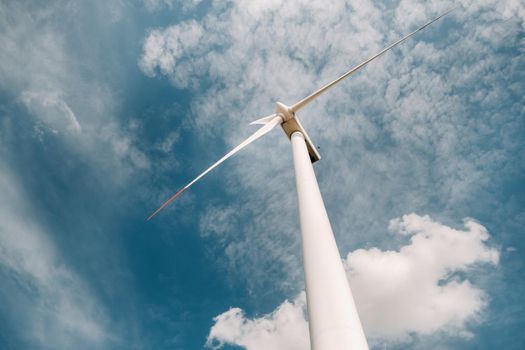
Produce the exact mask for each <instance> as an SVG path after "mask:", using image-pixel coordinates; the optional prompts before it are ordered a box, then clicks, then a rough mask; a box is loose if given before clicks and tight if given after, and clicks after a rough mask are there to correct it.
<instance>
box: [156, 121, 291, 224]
mask: <svg viewBox="0 0 525 350" xmlns="http://www.w3.org/2000/svg"><path fill="white" fill-rule="evenodd" d="M282 122H283V119H282V118H281V117H280V116H275V115H274V118H273V119H272V120H270V121H269V122H268V123H266V125H264V126H263V127H262V128H260V129H259V130H257V131H256V132H255V133H253V134H252V135H251V136H250V137H248V138H247V139H246V140H244V141H243V142H242V143H241V144H239V145H238V146H237V147H235V148H234V149H232V150H231V151H230V152H228V153H226V155H225V156H224V157H222V158H221V159H219V160H218V161H217V162H215V163H214V164H213V165H212V166H210V167H209V168H208V169H206V170H205V171H204V172H203V173H202V174H200V175H199V176H197V177H196V178H195V179H193V180H192V181H191V182H190V183H188V184H187V185H186V186H184V187H183V188H181V189H180V190H179V191H177V193H175V194H174V195H173V196H172V197H171V198H170V199H168V200H167V201H166V202H164V203H163V204H162V205H161V206H160V207H159V208H158V209H157V210H155V211H154V212H153V214H151V215H150V216H149V217H148V219H147V220H146V221H149V220H150V219H151V218H152V217H154V216H155V215H156V214H157V213H158V212H159V211H161V210H162V208H164V207H165V206H167V205H168V204H170V203H171V202H172V201H173V200H174V199H175V198H177V197H178V196H180V195H181V194H182V193H183V192H184V191H186V190H187V189H188V188H189V187H190V186H191V185H193V184H194V183H195V182H197V181H199V180H200V179H201V178H202V177H204V176H205V175H206V174H208V173H209V172H210V171H212V170H213V169H215V168H216V167H217V166H218V165H219V164H221V163H222V162H224V161H225V160H226V159H228V158H230V157H231V156H232V155H234V154H235V153H237V152H238V151H240V150H241V149H243V148H244V147H246V146H248V145H249V144H250V143H252V142H253V141H255V140H257V139H258V138H260V137H261V136H263V135H265V134H266V133H268V132H269V131H270V130H272V129H273V128H274V127H275V126H277V125H279V124H281V123H282Z"/></svg>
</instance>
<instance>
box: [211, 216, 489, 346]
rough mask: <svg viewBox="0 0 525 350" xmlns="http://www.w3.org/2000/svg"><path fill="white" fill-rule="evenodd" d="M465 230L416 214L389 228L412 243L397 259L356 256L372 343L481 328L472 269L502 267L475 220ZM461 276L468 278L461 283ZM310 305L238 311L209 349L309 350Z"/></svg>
mask: <svg viewBox="0 0 525 350" xmlns="http://www.w3.org/2000/svg"><path fill="white" fill-rule="evenodd" d="M464 224H465V230H458V229H454V228H451V227H449V226H446V225H443V224H441V223H439V222H436V221H434V220H432V219H431V218H429V217H428V216H419V215H416V214H409V215H404V216H403V217H401V218H398V219H394V220H392V221H391V222H390V227H389V228H390V229H391V230H392V231H393V232H394V233H395V234H397V235H401V236H409V237H410V242H409V243H408V244H407V245H404V246H402V247H401V248H400V249H399V250H396V251H390V250H389V251H383V250H380V249H377V248H371V249H358V250H356V251H353V252H351V253H349V254H348V256H347V258H346V260H345V264H346V268H347V272H348V277H349V280H350V281H351V286H352V291H353V294H354V298H355V301H356V304H357V307H358V310H359V313H360V317H361V321H362V323H363V327H364V328H365V333H366V334H367V337H368V339H369V340H371V342H372V343H377V342H379V341H380V342H394V343H409V342H410V341H411V338H412V337H414V336H424V335H431V334H436V333H441V334H446V335H452V336H462V337H465V336H466V337H468V336H469V335H470V333H469V331H468V325H467V323H468V322H476V321H480V318H479V315H480V313H481V312H482V311H483V309H484V307H486V305H487V298H486V295H485V293H484V291H483V290H481V289H479V288H478V287H476V286H474V285H473V284H472V283H471V282H470V281H469V279H468V276H469V273H471V271H472V268H473V267H478V266H479V265H480V264H487V263H488V264H497V263H498V258H499V253H498V251H497V250H496V249H494V248H491V247H490V246H488V245H487V241H488V239H489V234H488V232H487V230H486V229H485V227H483V226H482V225H480V224H479V223H477V222H475V221H474V220H471V219H466V220H465V221H464ZM459 273H463V275H460V274H459ZM304 308H305V299H304V295H303V294H301V295H300V296H299V297H298V298H297V299H295V300H294V301H293V302H292V303H290V302H288V301H285V302H284V303H283V304H281V305H280V306H279V307H278V308H277V309H276V310H275V311H274V312H272V313H271V314H269V315H265V316H262V317H256V318H253V319H249V318H247V317H246V316H245V315H244V314H243V312H242V310H240V309H238V308H234V309H230V310H229V311H227V312H225V313H223V314H221V315H219V316H217V317H216V318H215V319H214V321H215V324H214V326H213V327H212V328H211V330H210V334H209V336H208V344H209V345H212V344H215V345H216V347H217V348H220V347H221V346H222V345H223V344H233V345H237V346H242V347H244V348H246V349H248V350H256V349H308V348H309V345H308V342H306V341H305V339H308V329H307V322H306V319H305V317H304Z"/></svg>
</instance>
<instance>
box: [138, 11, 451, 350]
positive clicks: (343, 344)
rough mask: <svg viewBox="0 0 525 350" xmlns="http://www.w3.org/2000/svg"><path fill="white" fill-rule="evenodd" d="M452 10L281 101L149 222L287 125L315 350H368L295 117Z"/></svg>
mask: <svg viewBox="0 0 525 350" xmlns="http://www.w3.org/2000/svg"><path fill="white" fill-rule="evenodd" d="M451 11H452V10H449V11H447V12H445V13H444V14H442V15H440V16H439V17H437V18H435V19H433V20H432V21H430V22H428V23H426V24H425V25H424V26H422V27H420V28H418V29H416V30H415V31H413V32H412V33H410V34H408V35H406V36H405V37H403V38H401V39H399V40H398V41H396V42H395V43H393V44H391V45H390V46H388V47H386V48H385V49H383V50H382V51H381V52H379V53H378V54H376V55H374V56H372V57H370V58H369V59H367V60H366V61H364V62H363V63H361V64H359V65H357V66H355V67H354V68H352V69H351V70H349V71H348V72H346V73H345V74H343V75H342V76H340V77H339V78H337V79H335V80H334V81H332V82H330V83H329V84H326V85H325V86H323V87H322V88H320V89H319V90H317V91H315V92H313V93H312V94H310V95H309V96H307V97H305V98H303V99H302V100H301V101H299V102H297V103H295V104H293V105H292V106H287V105H285V104H283V103H281V102H277V109H276V111H275V113H274V114H271V115H269V116H267V117H264V118H261V119H258V120H256V121H254V122H252V123H251V124H262V125H264V126H263V127H261V128H260V129H259V130H257V131H256V132H255V133H254V134H252V135H251V136H250V137H248V138H247V139H246V140H244V141H243V142H242V143H241V144H240V145H238V146H237V147H235V148H234V149H232V150H231V151H230V152H228V153H227V154H226V155H225V156H224V157H222V158H221V159H219V160H218V161H217V162H216V163H214V164H213V165H212V166H210V167H209V168H208V169H206V170H205V171H204V172H203V173H202V174H200V175H199V176H197V177H196V178H195V179H194V180H192V181H191V182H190V183H188V184H187V185H186V186H184V187H182V188H181V189H180V190H179V191H178V192H177V193H175V194H174V195H173V196H172V197H171V198H170V199H168V200H167V201H166V202H165V203H164V204H162V205H161V206H160V207H159V208H158V209H157V210H155V212H153V214H151V215H150V217H149V218H148V220H150V219H151V218H152V217H153V216H154V215H155V214H157V213H158V212H159V211H160V210H161V209H162V208H164V207H165V206H166V205H168V204H169V203H170V202H172V201H173V200H174V199H175V198H177V197H178V196H179V195H181V194H182V193H183V192H184V191H185V190H187V189H188V188H189V187H190V186H191V185H193V184H194V183H195V182H197V181H198V180H200V179H201V178H202V177H203V176H205V175H206V174H208V173H209V172H210V171H212V170H213V169H214V168H216V167H217V166H218V165H219V164H221V163H222V162H224V161H225V160H226V159H228V158H229V157H231V156H232V155H234V154H235V153H237V152H238V151H240V150H241V149H243V148H244V147H246V146H247V145H249V144H250V143H252V142H253V141H255V140H257V139H258V138H260V137H261V136H263V135H264V134H266V133H268V132H269V131H270V130H272V129H273V128H274V127H276V126H277V125H281V127H282V128H283V130H284V132H285V133H286V135H287V136H288V137H289V138H290V140H291V143H292V150H293V160H294V168H295V177H296V184H297V195H298V201H299V217H300V223H301V241H302V250H303V263H304V273H305V284H306V286H305V287H306V288H305V289H306V299H307V306H308V319H309V329H310V344H311V349H312V350H343V349H344V350H349V349H352V350H354V349H358V350H362V349H368V344H367V341H366V338H365V334H364V332H363V328H362V326H361V322H360V320H359V315H358V313H357V310H356V307H355V303H354V299H353V297H352V292H351V290H350V286H349V284H348V280H347V277H346V274H345V270H344V267H343V264H342V261H341V257H340V256H339V251H338V249H337V245H336V242H335V239H334V235H333V232H332V228H331V226H330V221H329V219H328V215H327V213H326V209H325V207H324V203H323V199H322V197H321V192H320V191H319V186H318V184H317V180H316V178H315V174H314V170H313V167H312V163H314V162H316V161H318V160H320V159H321V156H320V155H319V153H318V152H317V150H316V148H315V147H314V145H313V143H312V141H311V140H310V138H309V137H308V134H307V133H306V131H305V130H304V128H303V127H302V125H301V123H300V122H299V119H298V118H297V116H296V115H295V113H296V112H297V111H299V110H300V109H301V108H303V107H305V106H306V105H307V104H309V103H310V102H312V101H313V100H315V99H316V98H317V97H319V96H320V95H321V94H322V93H324V92H326V91H327V90H329V89H330V88H332V87H333V86H335V85H336V84H337V83H339V82H340V81H342V80H343V79H345V78H347V77H348V76H350V75H351V74H352V73H355V72H356V71H358V70H359V69H361V68H363V67H364V66H365V65H367V64H368V63H370V62H371V61H372V60H374V59H376V58H377V57H379V56H381V55H382V54H384V53H385V52H387V51H388V50H390V49H392V48H393V47H394V46H396V45H398V44H400V43H402V42H403V41H405V40H406V39H408V38H409V37H411V36H412V35H414V34H416V33H417V32H419V31H420V30H422V29H424V28H425V27H427V26H429V25H430V24H432V23H434V22H435V21H437V20H439V19H440V18H441V17H443V16H445V15H447V14H448V13H450V12H451Z"/></svg>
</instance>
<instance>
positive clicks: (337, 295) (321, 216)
mask: <svg viewBox="0 0 525 350" xmlns="http://www.w3.org/2000/svg"><path fill="white" fill-rule="evenodd" d="M291 142H292V148H293V160H294V167H295V177H296V182H297V194H298V199H299V216H300V222H301V240H302V248H303V261H304V273H305V283H306V300H307V304H308V319H309V328H310V344H311V349H312V350H368V344H367V342H366V338H365V334H364V332H363V329H362V327H361V322H360V320H359V315H358V314H357V310H356V307H355V303H354V299H353V297H352V292H351V290H350V285H349V284H348V280H347V277H346V273H345V270H344V267H343V263H342V261H341V257H340V255H339V250H338V249H337V245H336V242H335V238H334V235H333V233H332V227H331V225H330V221H329V219H328V215H327V213H326V209H325V207H324V203H323V198H322V197H321V192H320V191H319V186H318V184H317V179H316V177H315V173H314V169H313V166H312V163H311V160H310V156H309V154H308V150H307V147H306V143H305V139H304V136H303V135H302V134H301V133H300V132H294V133H293V134H292V137H291Z"/></svg>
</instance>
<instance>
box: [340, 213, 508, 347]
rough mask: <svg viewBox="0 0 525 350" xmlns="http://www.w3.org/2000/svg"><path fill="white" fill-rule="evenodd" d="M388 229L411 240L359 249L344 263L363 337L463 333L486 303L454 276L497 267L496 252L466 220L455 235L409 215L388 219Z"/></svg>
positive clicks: (482, 230)
mask: <svg viewBox="0 0 525 350" xmlns="http://www.w3.org/2000/svg"><path fill="white" fill-rule="evenodd" d="M389 228H390V229H391V230H393V231H394V233H396V234H400V235H406V236H410V243H409V244H408V245H406V246H403V247H401V249H399V250H398V251H381V250H379V249H377V248H372V249H358V250H356V251H353V252H351V253H350V254H348V256H347V258H346V264H347V269H348V273H349V280H350V281H351V286H352V290H353V292H354V296H355V298H356V300H357V303H358V305H359V311H360V313H361V315H362V317H361V318H362V322H363V324H364V327H365V328H366V329H367V330H368V333H367V334H368V335H369V336H372V337H387V338H406V337H408V336H409V335H410V334H411V333H417V334H429V333H433V332H436V331H440V330H441V331H443V330H448V331H451V332H455V331H458V330H459V331H464V330H465V326H466V322H467V321H468V320H471V319H473V318H475V317H476V316H477V315H478V313H479V312H480V311H481V310H482V309H483V308H484V307H485V306H486V303H487V300H486V297H485V295H484V292H483V291H482V290H480V289H479V288H476V287H475V286H473V285H472V284H471V283H470V282H469V280H468V279H464V278H462V277H461V275H456V274H457V273H459V272H462V273H467V275H468V272H469V269H470V268H472V267H473V266H475V265H476V264H480V263H490V264H497V262H498V257H499V253H498V251H497V250H495V249H494V248H490V247H489V246H487V245H486V241H487V240H488V239H489V235H488V233H487V230H486V229H485V227H483V226H482V225H480V224H479V223H477V222H475V221H473V220H470V219H467V220H465V228H466V230H457V229H453V228H451V227H449V226H446V225H443V224H441V223H438V222H436V221H433V220H432V219H430V218H429V217H428V216H418V215H416V214H409V215H404V216H403V217H402V218H398V219H395V220H392V221H391V222H390V227H389Z"/></svg>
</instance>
